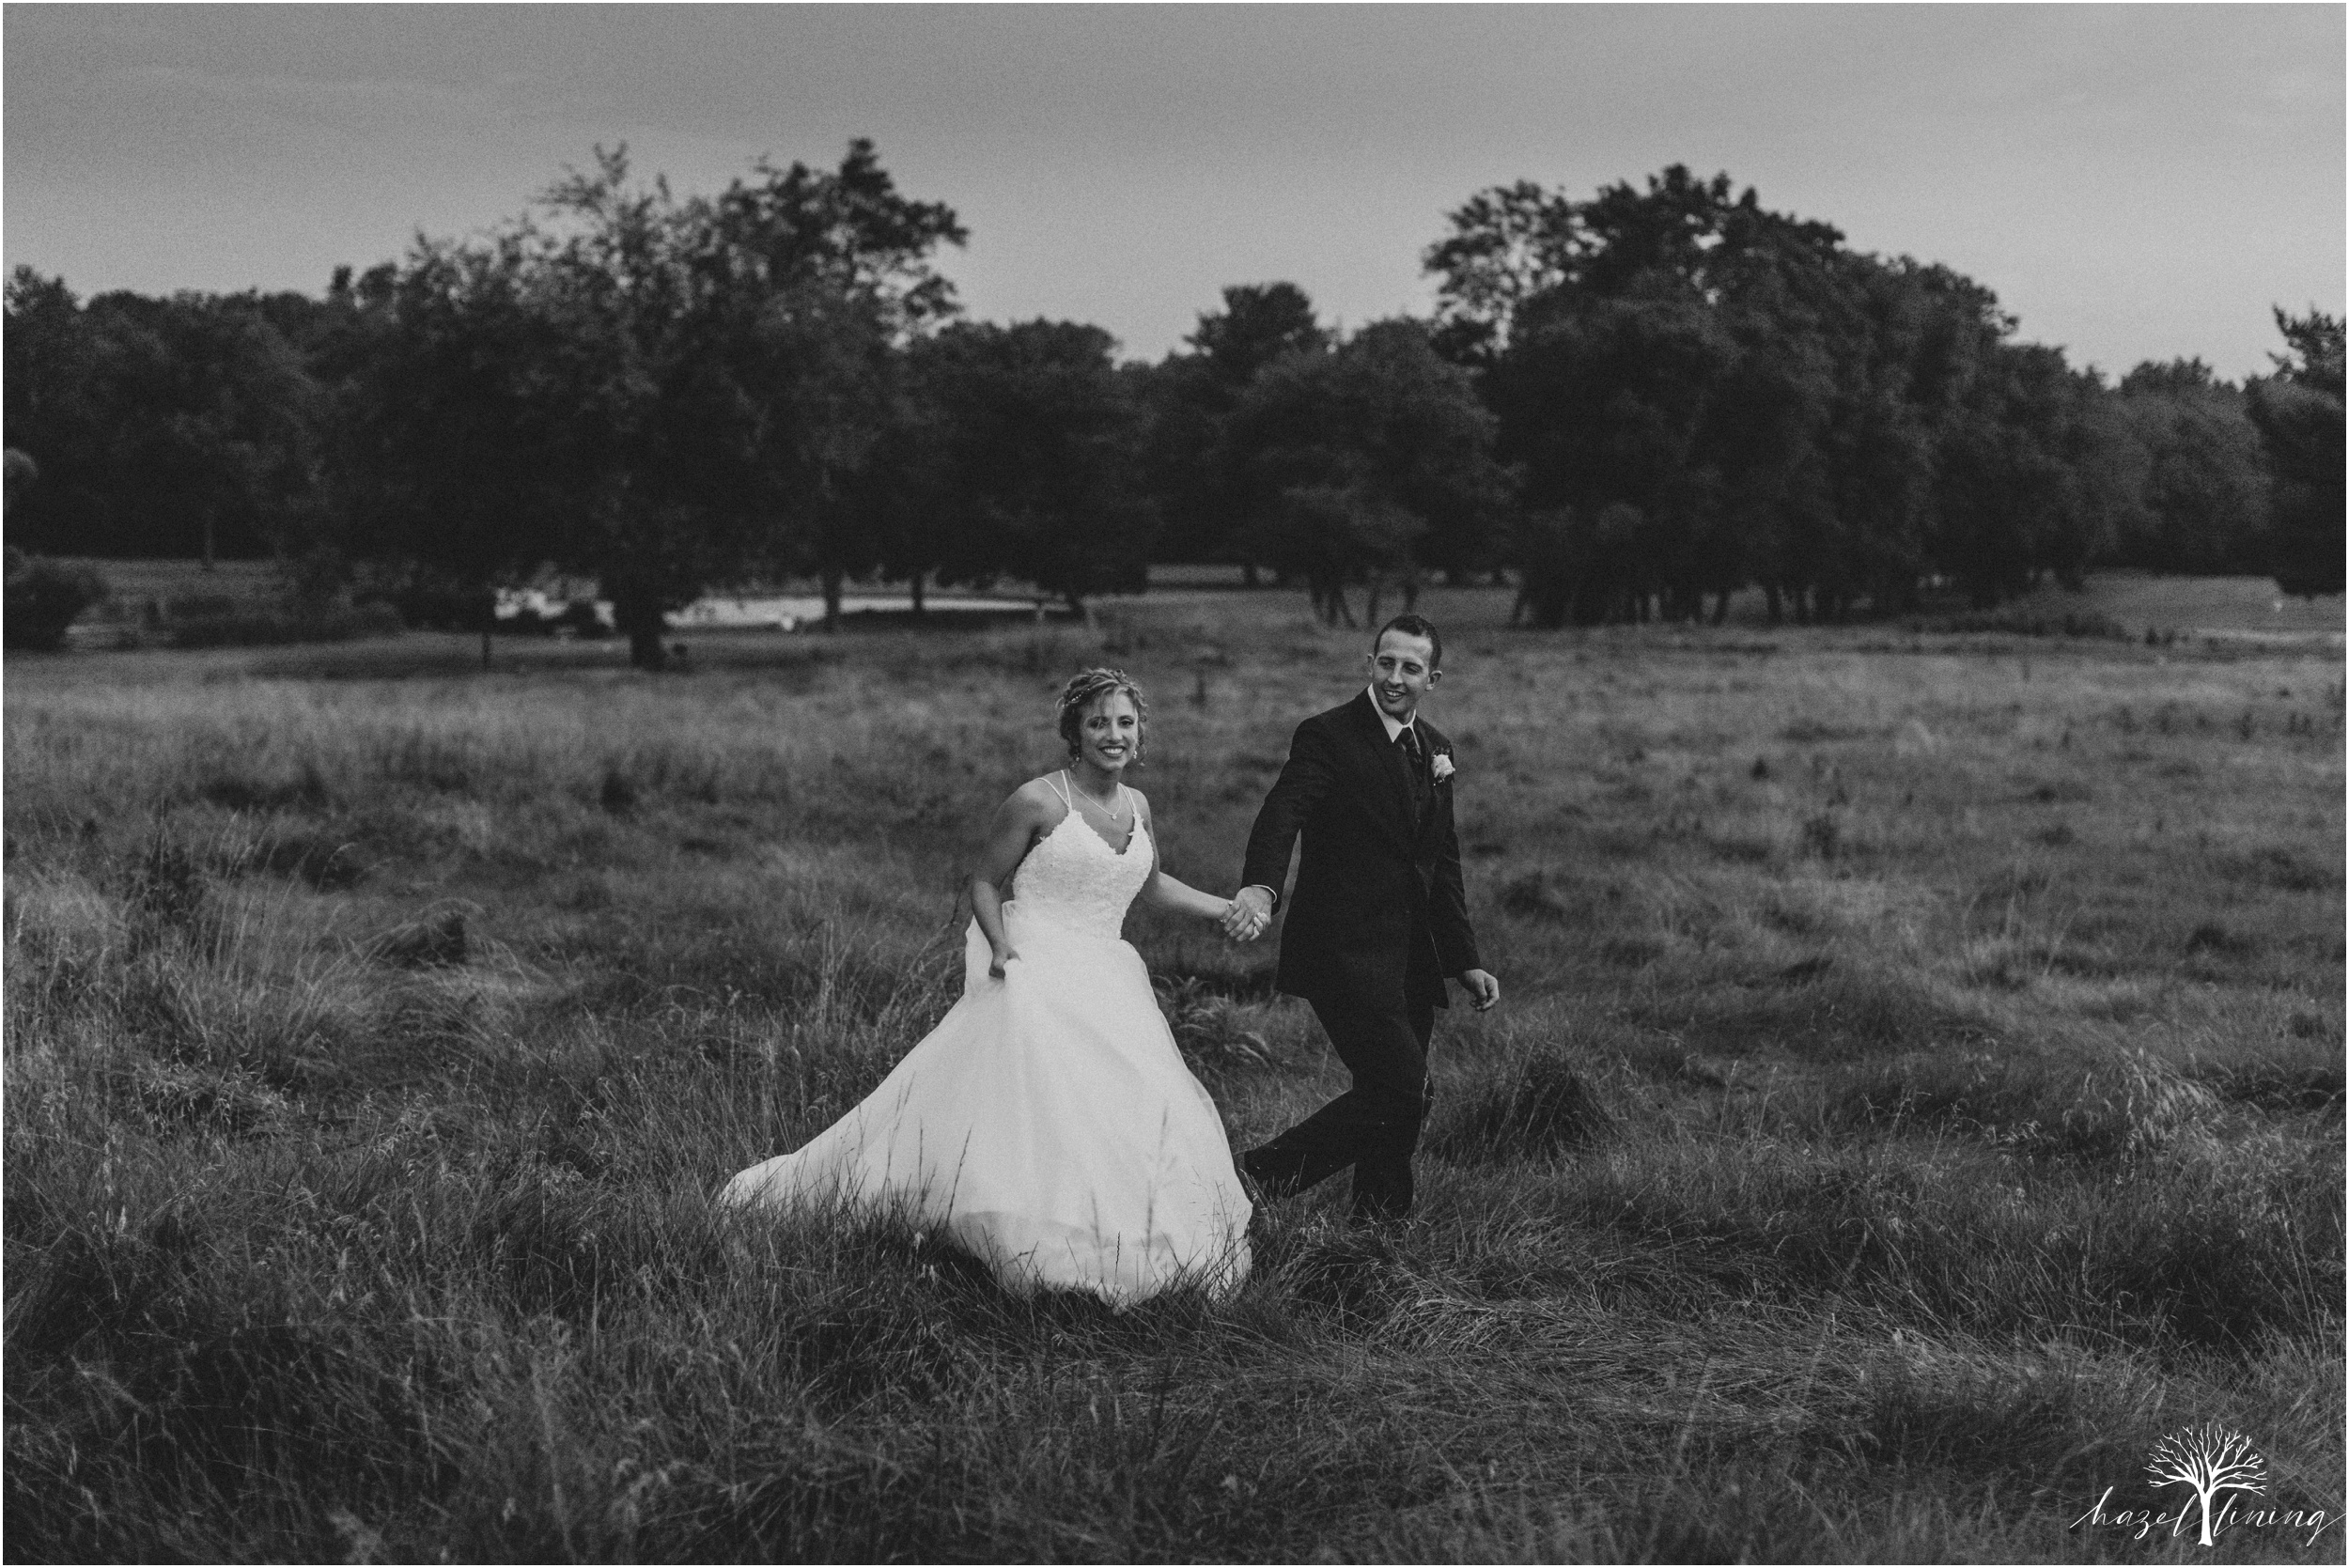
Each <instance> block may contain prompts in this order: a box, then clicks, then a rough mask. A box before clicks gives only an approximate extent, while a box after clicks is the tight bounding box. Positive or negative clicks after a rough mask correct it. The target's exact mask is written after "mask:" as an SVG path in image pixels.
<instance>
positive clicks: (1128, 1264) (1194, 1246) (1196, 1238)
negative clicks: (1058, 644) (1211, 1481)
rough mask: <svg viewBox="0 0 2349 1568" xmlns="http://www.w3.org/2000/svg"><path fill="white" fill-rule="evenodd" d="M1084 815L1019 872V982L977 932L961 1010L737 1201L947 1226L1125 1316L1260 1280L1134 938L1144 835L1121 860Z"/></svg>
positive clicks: (756, 1175) (737, 1183) (735, 1193)
mask: <svg viewBox="0 0 2349 1568" xmlns="http://www.w3.org/2000/svg"><path fill="white" fill-rule="evenodd" d="M1055 787H1057V785H1056V786H1055ZM1121 787H1122V786H1121ZM1133 822H1134V828H1133V831H1132V834H1131V835H1130V837H1129V838H1128V843H1127V846H1126V848H1125V849H1124V850H1123V851H1122V852H1121V851H1119V850H1117V849H1114V848H1112V847H1111V846H1110V843H1109V841H1108V840H1107V839H1105V838H1103V837H1102V836H1101V835H1100V833H1099V832H1097V831H1095V830H1094V828H1093V826H1092V824H1091V823H1090V822H1087V821H1084V820H1081V812H1079V811H1078V810H1075V809H1071V810H1069V811H1068V813H1067V815H1065V816H1063V817H1062V818H1061V820H1060V821H1059V822H1058V823H1057V824H1055V825H1054V826H1053V828H1052V830H1051V831H1050V832H1048V833H1046V834H1045V835H1044V836H1043V837H1042V838H1041V839H1039V840H1038V841H1037V842H1036V845H1035V846H1034V848H1033V849H1031V850H1030V851H1029V852H1028V856H1027V858H1026V859H1025V860H1024V861H1022V862H1020V865H1019V871H1018V873H1017V874H1016V875H1015V876H1014V877H1013V880H1012V889H1011V893H1012V895H1011V896H1010V897H1009V898H1006V899H1005V900H1004V901H1003V934H1004V936H1005V937H1006V938H1007V939H1009V941H1010V944H1011V947H1012V950H1013V951H1014V952H1015V953H1017V954H1018V955H1019V956H1018V957H1017V958H1015V959H1013V960H1012V961H1011V962H1010V963H1009V964H1008V965H1007V966H1006V967H1005V972H1004V976H1003V979H1001V980H997V979H994V978H992V977H990V976H989V975H988V972H987V971H988V961H989V958H990V954H989V953H988V944H987V939H985V938H984V937H982V936H981V935H980V934H979V929H978V923H977V922H976V921H973V922H972V924H971V929H970V932H969V934H968V936H967V937H966V938H965V939H964V943H963V986H962V998H961V1000H960V1001H957V1002H956V1003H955V1005H954V1007H953V1008H952V1010H950V1011H949V1012H948V1013H947V1015H946V1016H945V1017H943V1018H941V1019H940V1020H939V1023H938V1027H937V1028H936V1029H934V1030H932V1031H930V1032H929V1034H928V1035H927V1036H926V1037H925V1038H924V1039H923V1040H922V1042H921V1043H920V1044H919V1045H917V1046H915V1047H914V1048H912V1049H911V1050H910V1051H909V1052H907V1053H906V1057H905V1060H904V1061H902V1062H900V1063H897V1065H896V1067H895V1068H894V1070H892V1071H891V1073H890V1075H889V1076H888V1077H887V1078H886V1079H882V1081H881V1085H880V1087H879V1088H878V1089H876V1090H874V1091H873V1093H872V1094H869V1095H867V1096H866V1097H865V1099H864V1100H863V1103H862V1104H860V1105H858V1106H857V1108H856V1109H855V1110H851V1111H849V1112H848V1114H847V1115H846V1116H843V1117H842V1118H841V1119H840V1120H839V1121H837V1122H835V1123H833V1124H832V1126H830V1127H828V1128H826V1129H825V1130H824V1131H823V1132H822V1133H820V1134H818V1135H817V1137H816V1139H815V1140H814V1141H811V1142H809V1143H808V1144H806V1145H805V1146H804V1147H802V1148H801V1149H799V1150H797V1151H795V1152H794V1153H791V1154H787V1155H779V1156H777V1157H775V1158H773V1159H770V1160H767V1161H765V1162H763V1163H761V1164H758V1165H754V1166H752V1167H751V1168H750V1169H749V1170H747V1171H744V1172H741V1173H740V1174H739V1175H738V1176H736V1177H735V1178H734V1179H733V1180H732V1181H730V1182H728V1183H727V1184H726V1186H725V1189H724V1191H723V1192H722V1193H721V1194H720V1201H721V1202H723V1203H746V1204H775V1205H788V1204H793V1203H805V1202H808V1201H810V1200H814V1201H816V1202H818V1203H851V1204H873V1205H879V1206H882V1207H887V1208H892V1209H895V1210H897V1211H898V1212H901V1213H903V1214H905V1215H906V1216H907V1218H909V1219H912V1220H914V1221H915V1222H917V1223H923V1224H930V1225H937V1226H942V1227H943V1228H944V1229H945V1231H946V1232H947V1234H950V1235H952V1236H953V1237H954V1238H955V1240H956V1241H957V1243H959V1244H960V1245H961V1246H962V1247H963V1248H964V1249H966V1250H969V1251H970V1252H972V1254H973V1255H975V1256H977V1257H978V1258H980V1259H982V1260H984V1261H985V1262H986V1263H987V1264H988V1266H989V1267H990V1268H992V1269H993V1270H994V1272H995V1275H996V1277H997V1278H998V1279H999V1280H1000V1281H1003V1284H1004V1286H1005V1287H1006V1288H1008V1289H1010V1290H1012V1291H1014V1292H1017V1293H1019V1294H1021V1295H1026V1294H1028V1293H1030V1292H1032V1291H1034V1290H1035V1289H1037V1288H1038V1287H1045V1288H1054V1289H1063V1290H1079V1291H1089V1292H1092V1293H1093V1294H1095V1295H1097V1296H1101V1297H1103V1298H1104V1299H1106V1300H1108V1301H1111V1302H1112V1303H1116V1304H1120V1305H1123V1304H1126V1303H1128V1302H1132V1301H1138V1300H1141V1299H1142V1298H1143V1297H1144V1296H1152V1295H1155V1294H1156V1293H1158V1292H1159V1291H1161V1290H1164V1289H1166V1288H1167V1287H1168V1286H1170V1285H1175V1284H1178V1283H1191V1284H1196V1285H1199V1286H1201V1287H1203V1288H1205V1289H1206V1290H1208V1291H1210V1292H1215V1293H1221V1292H1223V1291H1228V1290H1230V1289H1231V1288H1233V1287H1234V1286H1237V1284H1238V1283H1239V1281H1241V1280H1242V1279H1243V1278H1245V1277H1246V1275H1247V1272H1248V1265H1249V1255H1248V1239H1247V1226H1248V1217H1249V1203H1248V1198H1247V1195H1246V1193H1245V1192H1244V1191H1243V1190H1242V1189H1241V1188H1240V1185H1239V1178H1238V1176H1237V1172H1235V1170H1234V1168H1233V1163H1232V1153H1231V1146H1230V1144H1229V1143H1228V1142H1226V1141H1225V1139H1224V1136H1223V1124H1222V1121H1221V1118H1220V1117H1219V1116H1218V1115H1217V1114H1216V1109H1215V1103H1214V1102H1213V1101H1212V1100H1210V1099H1209V1098H1208V1097H1207V1092H1206V1090H1205V1089H1202V1088H1201V1087H1200V1086H1199V1082H1198V1080H1197V1079H1194V1078H1192V1077H1191V1076H1190V1069H1189V1068H1187V1067H1185V1066H1184V1064H1183V1059H1182V1056H1181V1053H1180V1052H1178V1051H1177V1050H1176V1049H1175V1037H1174V1035H1173V1034H1171V1033H1170V1032H1168V1030H1167V1027H1166V1019H1165V1018H1164V1017H1162V1016H1161V1015H1160V1014H1159V1006H1158V998H1157V997H1156V996H1155V995H1153V994H1152V992H1151V989H1150V977H1149V974H1148V972H1147V971H1146V970H1144V969H1143V963H1142V955H1140V954H1138V953H1136V952H1135V951H1134V949H1133V947H1132V946H1131V944H1129V943H1128V942H1127V941H1126V940H1124V939H1123V938H1122V936H1121V935H1120V933H1121V930H1122V928H1123V926H1124V924H1125V919H1126V908H1127V906H1128V905H1129V904H1130V903H1132V902H1133V898H1134V895H1135V894H1136V893H1139V892H1141V891H1142V885H1143V882H1144V881H1145V880H1146V879H1147V878H1148V877H1149V874H1150V869H1151V865H1152V861H1153V857H1152V854H1151V846H1150V844H1149V842H1148V840H1147V837H1146V831H1145V830H1144V829H1143V826H1142V821H1141V817H1140V815H1139V814H1138V813H1137V814H1136V815H1134V817H1133Z"/></svg>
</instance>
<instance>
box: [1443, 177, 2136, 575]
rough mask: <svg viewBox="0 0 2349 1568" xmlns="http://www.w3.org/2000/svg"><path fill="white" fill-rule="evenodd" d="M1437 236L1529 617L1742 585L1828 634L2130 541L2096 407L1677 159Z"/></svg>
mask: <svg viewBox="0 0 2349 1568" xmlns="http://www.w3.org/2000/svg"><path fill="white" fill-rule="evenodd" d="M1452 225H1453V232H1452V233H1451V234H1450V235H1449V236H1448V237H1447V238H1446V239H1445V240H1444V241H1441V242H1439V244H1438V245H1436V246H1435V247H1433V248H1431V249H1430V250H1429V252H1428V253H1427V256H1426V258H1425V259H1426V262H1427V266H1428V269H1429V271H1430V272H1432V273H1433V274H1435V276H1436V279H1437V285H1438V298H1439V321H1441V322H1442V324H1443V325H1442V331H1443V332H1444V333H1445V334H1447V341H1449V342H1450V343H1451V344H1453V345H1454V346H1455V352H1457V353H1458V354H1459V355H1460V356H1461V357H1462V358H1464V359H1465V360H1467V361H1468V362H1469V363H1471V364H1473V365H1477V366H1479V367H1480V369H1481V370H1482V372H1483V375H1482V385H1483V387H1484V390H1485V392H1486V396H1487V397H1488V399H1489V401H1490V403H1491V405H1492V407H1493V409H1494V411H1495V412H1496V413H1497V414H1498V416H1499V418H1500V446H1499V450H1500V454H1501V458H1503V460H1505V461H1508V462H1510V463H1512V464H1515V465H1517V466H1518V467H1519V468H1520V469H1521V471H1522V473H1523V476H1524V492H1525V496H1526V499H1527V502H1528V504H1529V505H1530V506H1531V507H1532V512H1531V513H1529V514H1528V516H1527V518H1526V519H1525V520H1523V522H1522V523H1521V525H1520V526H1519V527H1517V529H1516V530H1515V532H1514V534H1513V535H1512V544H1511V549H1512V550H1513V551H1515V552H1516V555H1517V559H1516V563H1515V564H1516V565H1517V567H1518V569H1519V571H1520V573H1521V574H1523V581H1524V582H1525V585H1526V592H1525V596H1524V598H1522V599H1521V601H1520V608H1521V609H1522V610H1529V611H1531V612H1532V614H1533V615H1534V617H1535V618H1536V619H1537V620H1552V619H1572V620H1593V619H1608V618H1615V617H1643V616H1645V615H1646V614H1648V613H1651V611H1654V612H1656V613H1663V614H1665V615H1668V616H1672V617H1683V616H1689V615H1694V614H1696V613H1700V610H1701V608H1702V607H1703V605H1704V604H1705V602H1706V601H1707V599H1708V598H1710V599H1711V601H1712V603H1713V606H1714V610H1713V613H1714V614H1715V615H1716V617H1718V616H1719V615H1720V614H1721V613H1723V612H1724V611H1725V610H1726V607H1727V602H1728V596H1729V594H1730V593H1731V592H1732V591H1733V590H1735V588H1737V587H1739V586H1741V585H1743V584H1746V583H1749V582H1758V583H1759V584H1760V585H1761V586H1762V587H1763V589H1764V590H1765V592H1766V596H1767V598H1768V602H1769V606H1770V613H1771V614H1772V616H1773V618H1775V617H1776V616H1777V615H1778V614H1779V613H1781V609H1782V608H1784V607H1786V606H1788V605H1791V606H1792V608H1793V611H1794V613H1795V614H1796V616H1797V618H1798V619H1808V618H1811V617H1812V616H1813V615H1821V616H1827V617H1830V618H1835V617H1841V616H1843V615H1844V614H1845V613H1849V612H1850V611H1851V610H1852V609H1853V608H1854V607H1855V606H1857V605H1859V604H1860V603H1862V602H1866V603H1868V604H1871V605H1872V606H1874V607H1875V608H1876V609H1878V610H1883V609H1890V608H1898V607H1903V606H1906V604H1908V603H1909V602H1911V601H1912V600H1913V599H1914V598H1915V596H1916V594H1917V591H1918V584H1919V582H1920V580H1921V578H1922V577H1924V576H1925V575H1926V574H1928V573H1931V572H1935V571H1939V572H1945V573H1949V574H1952V575H1953V576H1956V577H1957V578H1959V579H1960V580H1962V581H1963V582H1964V583H1965V584H1966V586H1967V588H1968V591H1969V592H1970V593H1972V594H1973V596H1974V597H1975V598H1977V599H1983V600H1988V599H1995V598H1998V597H1999V596H2000V595H2003V594H2006V593H2009V592H2013V591H2015V590H2016V589H2018V588H2020V587H2022V586H2024V585H2025V584H2027V583H2028V582H2030V580H2031V579H2032V578H2033V577H2034V576H2036V575H2038V574H2040V573H2042V572H2046V571H2053V572H2055V573H2056V574H2057V575H2058V576H2060V577H2062V578H2065V579H2067V580H2076V579H2077V576H2078V574H2079V573H2080V572H2081V571H2082V570H2083V569H2084V568H2085V567H2087V565H2089V564H2090V563H2091V562H2092V561H2093V560H2095V559H2097V558H2098V557H2099V556H2100V554H2101V553H2102V552H2104V551H2107V550H2108V548H2109V541H2111V540H2112V539H2114V538H2116V537H2119V536H2122V535H2123V532H2124V530H2125V529H2126V528H2127V527H2128V526H2131V525H2133V520H2134V518H2135V516H2136V509H2137V508H2138V506H2139V505H2140V503H2139V497H2140V495H2141V493H2142V491H2143V489H2144V477H2143V472H2142V471H2143V468H2144V461H2143V456H2142V450H2141V447H2140V445H2139V442H2137V440H2136V439H2135V436H2134V434H2133V432H2132V431H2131V430H2130V429H2129V427H2128V426H2127V424H2126V422H2125V421H2124V420H2123V419H2121V418H2120V417H2118V415H2117V414H2116V412H2115V411H2114V410H2113V409H2112V408H2111V407H2110V406H2109V405H2110V397H2109V395H2108V393H2106V392H2105V390H2104V389H2103V388H2102V387H2101V386H2100V385H2098V384H2096V383H2095V382H2094V381H2093V380H2092V379H2091V378H2084V377H2081V376H2078V375H2076V374H2075V373H2074V372H2072V371H2071V370H2070V369H2069V368H2068V367H2066V366H2065V365H2063V362H2062V357H2061V354H2060V353H2058V352H2057V351H2055V350H2052V349H2034V348H2030V347H2028V346H2022V345H2015V344H2012V343H2010V342H2008V341H2007V338H2008V336H2009V334H2011V333H2012V332H2013V330H2014V325H2015V323H2014V321H2013V319H2012V318H2010V317H2008V316H2006V315H2005V314H2004V313H2003V312H2001V311H2000V310H1999V308H1998V302H1997V300H1996V299H1995V298H1994V297H1993V296H1992V295H1991V294H1990V293H1989V291H1988V290H1986V289H1983V288H1982V287H1980V286H1979V285H1976V284H1974V283H1972V282H1971V281H1970V280H1968V279H1965V278H1962V277H1959V276H1958V275H1956V274H1955V273H1952V272H1949V271H1948V270H1946V269H1943V268H1938V267H1928V266H1921V265H1919V264H1917V263H1915V262H1913V261H1909V260H1907V259H1906V258H1901V259H1895V260H1890V261H1888V260H1884V259H1882V258H1879V257H1875V256H1863V255H1859V254H1857V253H1854V252H1852V251H1850V250H1848V249H1846V248H1845V247H1844V245H1843V236H1842V235H1841V234H1840V233H1839V232H1838V231H1837V230H1836V229H1834V228H1833V227H1832V226H1830V225H1826V224H1821V223H1816V222H1812V221H1809V220H1804V219H1800V218H1797V217H1793V216H1790V215H1787V214H1784V213H1780V212H1774V211H1771V210H1768V209H1766V208H1765V207H1764V206H1763V205H1762V204H1761V202H1760V200H1759V198H1758V196H1757V194H1755V193H1754V192H1753V191H1752V190H1751V189H1748V190H1746V191H1744V192H1742V193H1738V192H1736V191H1735V189H1734V188H1733V186H1732V185H1731V183H1730V181H1729V179H1728V177H1727V176H1726V175H1719V176H1715V177H1714V178H1712V179H1698V178H1696V177H1695V176H1693V175H1691V174H1690V173H1689V172H1688V170H1687V169H1686V168H1683V167H1680V166H1677V165H1675V166H1673V167H1672V168H1669V169H1666V170H1665V171H1663V172H1662V173H1661V174H1659V175H1657V176H1655V177H1653V178H1651V179H1648V180H1647V181H1646V182H1645V184H1644V187H1634V186H1632V185H1629V184H1615V185H1610V186H1606V187H1603V188H1602V189H1601V190H1600V191H1599V192H1598V193H1597V194H1595V196H1593V197H1592V198H1591V199H1589V200H1587V201H1582V202H1570V201H1567V200H1566V199H1565V198H1564V197H1563V196H1561V195H1558V194H1554V193H1549V192H1546V191H1544V190H1542V189H1541V188H1540V187H1538V186H1534V185H1531V184H1528V183H1525V182H1519V183H1518V184H1517V185H1514V186H1507V187H1498V188H1495V189H1493V190H1491V191H1487V192H1486V193H1484V194H1481V195H1479V196H1478V197H1476V198H1474V199H1473V200H1471V201H1470V203H1468V204H1467V205H1465V206H1464V207H1462V208H1461V209H1460V210H1457V211H1455V213H1454V214H1453V215H1452ZM1602 520H1605V521H1604V523H1603V524H1602ZM1536 578H1539V579H1541V580H1542V581H1539V582H1536V581H1534V579H1536Z"/></svg>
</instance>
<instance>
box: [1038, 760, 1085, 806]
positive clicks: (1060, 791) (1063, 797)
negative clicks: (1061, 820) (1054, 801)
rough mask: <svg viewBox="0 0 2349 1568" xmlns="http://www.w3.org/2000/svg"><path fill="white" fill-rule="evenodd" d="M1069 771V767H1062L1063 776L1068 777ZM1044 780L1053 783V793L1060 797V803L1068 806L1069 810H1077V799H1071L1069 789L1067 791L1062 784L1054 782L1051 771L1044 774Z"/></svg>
mask: <svg viewBox="0 0 2349 1568" xmlns="http://www.w3.org/2000/svg"><path fill="white" fill-rule="evenodd" d="M1067 772H1068V769H1067V768H1062V769H1061V774H1062V776H1063V777H1066V775H1067ZM1044 782H1045V783H1046V784H1051V785H1052V793H1053V794H1055V795H1057V796H1059V797H1060V803H1061V804H1062V805H1063V806H1064V807H1066V809H1067V810H1069V811H1075V810H1076V809H1077V802H1076V801H1074V800H1070V799H1069V798H1068V791H1067V790H1066V789H1065V788H1063V787H1062V786H1061V785H1060V784H1054V783H1053V781H1052V776H1051V775H1050V773H1047V774H1045V775H1044Z"/></svg>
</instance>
